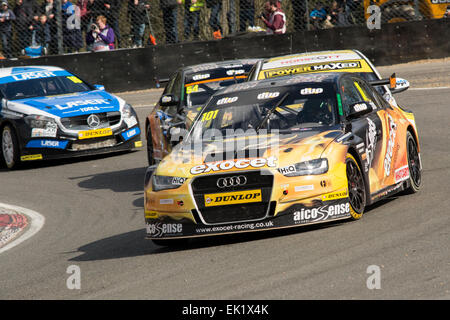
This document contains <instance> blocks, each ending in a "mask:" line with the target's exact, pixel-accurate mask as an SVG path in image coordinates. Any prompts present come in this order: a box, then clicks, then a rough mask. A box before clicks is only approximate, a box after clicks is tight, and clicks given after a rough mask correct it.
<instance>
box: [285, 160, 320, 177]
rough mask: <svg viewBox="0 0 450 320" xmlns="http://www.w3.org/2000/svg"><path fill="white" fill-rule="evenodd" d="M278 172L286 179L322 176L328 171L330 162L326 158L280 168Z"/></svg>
mask: <svg viewBox="0 0 450 320" xmlns="http://www.w3.org/2000/svg"><path fill="white" fill-rule="evenodd" d="M278 171H279V172H280V173H281V174H282V175H284V176H286V177H296V176H307V175H311V174H322V173H325V172H327V171H328V160H327V159H326V158H324V159H314V160H309V161H304V162H299V163H296V164H293V165H291V166H287V167H283V168H279V169H278Z"/></svg>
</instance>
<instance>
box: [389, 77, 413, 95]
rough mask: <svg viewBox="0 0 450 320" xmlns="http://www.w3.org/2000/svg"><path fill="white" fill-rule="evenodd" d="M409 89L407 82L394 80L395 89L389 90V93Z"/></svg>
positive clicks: (398, 79) (400, 79)
mask: <svg viewBox="0 0 450 320" xmlns="http://www.w3.org/2000/svg"><path fill="white" fill-rule="evenodd" d="M408 88H409V81H408V80H405V79H402V78H395V88H393V89H391V93H392V94H394V93H399V92H403V91H405V90H407V89H408Z"/></svg>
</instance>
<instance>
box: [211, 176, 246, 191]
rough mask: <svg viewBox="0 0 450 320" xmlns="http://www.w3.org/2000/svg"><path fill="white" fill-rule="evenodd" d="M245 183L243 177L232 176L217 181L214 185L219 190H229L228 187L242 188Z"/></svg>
mask: <svg viewBox="0 0 450 320" xmlns="http://www.w3.org/2000/svg"><path fill="white" fill-rule="evenodd" d="M246 183H247V178H246V177H245V176H233V177H226V178H219V179H217V183H216V185H217V186H218V187H219V188H221V189H223V188H229V187H237V186H243V185H244V184H246Z"/></svg>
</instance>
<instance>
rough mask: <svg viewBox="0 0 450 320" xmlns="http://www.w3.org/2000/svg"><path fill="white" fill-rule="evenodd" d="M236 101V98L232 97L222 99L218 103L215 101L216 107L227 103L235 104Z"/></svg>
mask: <svg viewBox="0 0 450 320" xmlns="http://www.w3.org/2000/svg"><path fill="white" fill-rule="evenodd" d="M237 100H238V97H232V98H228V97H227V98H222V99H219V100H218V101H217V105H218V106H220V105H222V104H228V103H233V102H236V101H237Z"/></svg>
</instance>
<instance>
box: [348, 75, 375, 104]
mask: <svg viewBox="0 0 450 320" xmlns="http://www.w3.org/2000/svg"><path fill="white" fill-rule="evenodd" d="M354 83H355V86H356V89H358V91H359V93H360V94H361V96H362V98H363V100H364V101H367V102H373V103H375V104H377V107H380V105H379V104H378V103H377V101H376V100H375V97H374V95H373V90H372V88H370V86H369V85H367V84H366V83H365V82H364V81H361V80H359V79H354Z"/></svg>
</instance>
